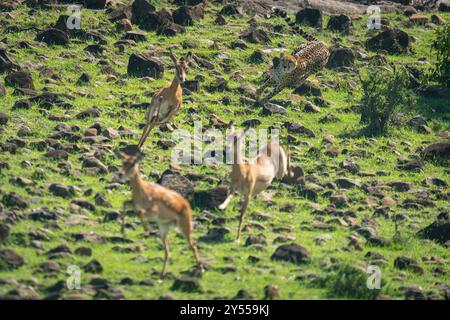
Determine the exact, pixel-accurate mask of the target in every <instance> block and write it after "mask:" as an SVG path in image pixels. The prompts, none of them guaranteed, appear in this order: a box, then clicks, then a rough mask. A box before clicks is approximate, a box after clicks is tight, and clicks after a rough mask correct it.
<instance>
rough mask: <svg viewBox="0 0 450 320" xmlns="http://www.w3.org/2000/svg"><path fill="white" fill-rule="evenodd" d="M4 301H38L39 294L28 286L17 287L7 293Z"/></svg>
mask: <svg viewBox="0 0 450 320" xmlns="http://www.w3.org/2000/svg"><path fill="white" fill-rule="evenodd" d="M5 299H8V300H39V299H40V297H39V294H38V293H37V292H36V290H34V289H33V288H32V287H30V286H27V287H25V286H22V285H21V286H19V287H18V288H15V289H13V290H11V291H9V292H8V293H7V294H6V296H5Z"/></svg>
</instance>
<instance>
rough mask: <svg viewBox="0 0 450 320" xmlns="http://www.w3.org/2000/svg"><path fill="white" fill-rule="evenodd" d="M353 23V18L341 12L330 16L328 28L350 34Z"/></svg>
mask: <svg viewBox="0 0 450 320" xmlns="http://www.w3.org/2000/svg"><path fill="white" fill-rule="evenodd" d="M351 25H352V19H351V18H350V17H349V16H347V15H345V14H341V15H338V16H331V17H330V20H328V24H327V29H328V30H331V31H335V32H340V33H342V34H344V35H348V34H349V33H350V27H351Z"/></svg>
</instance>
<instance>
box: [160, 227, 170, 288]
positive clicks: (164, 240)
mask: <svg viewBox="0 0 450 320" xmlns="http://www.w3.org/2000/svg"><path fill="white" fill-rule="evenodd" d="M168 231H169V225H167V224H161V225H159V233H160V234H161V242H162V244H163V246H164V264H163V268H162V271H161V279H163V278H164V276H165V275H166V271H167V261H169V256H170V252H169V239H168V237H167V234H168Z"/></svg>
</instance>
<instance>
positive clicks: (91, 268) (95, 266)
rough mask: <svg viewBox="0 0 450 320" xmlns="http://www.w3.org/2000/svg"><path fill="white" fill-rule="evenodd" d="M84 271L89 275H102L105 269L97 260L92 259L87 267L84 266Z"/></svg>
mask: <svg viewBox="0 0 450 320" xmlns="http://www.w3.org/2000/svg"><path fill="white" fill-rule="evenodd" d="M83 270H84V271H86V272H89V273H102V272H103V267H102V265H101V264H100V262H98V260H96V259H92V260H91V261H89V262H88V263H87V264H86V265H84V266H83Z"/></svg>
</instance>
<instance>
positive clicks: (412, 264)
mask: <svg viewBox="0 0 450 320" xmlns="http://www.w3.org/2000/svg"><path fill="white" fill-rule="evenodd" d="M394 267H396V268H397V269H400V270H411V271H414V272H417V273H419V274H423V269H422V267H421V266H419V264H418V262H417V261H416V260H414V259H411V258H408V257H405V256H398V257H397V258H396V259H395V260H394Z"/></svg>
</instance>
